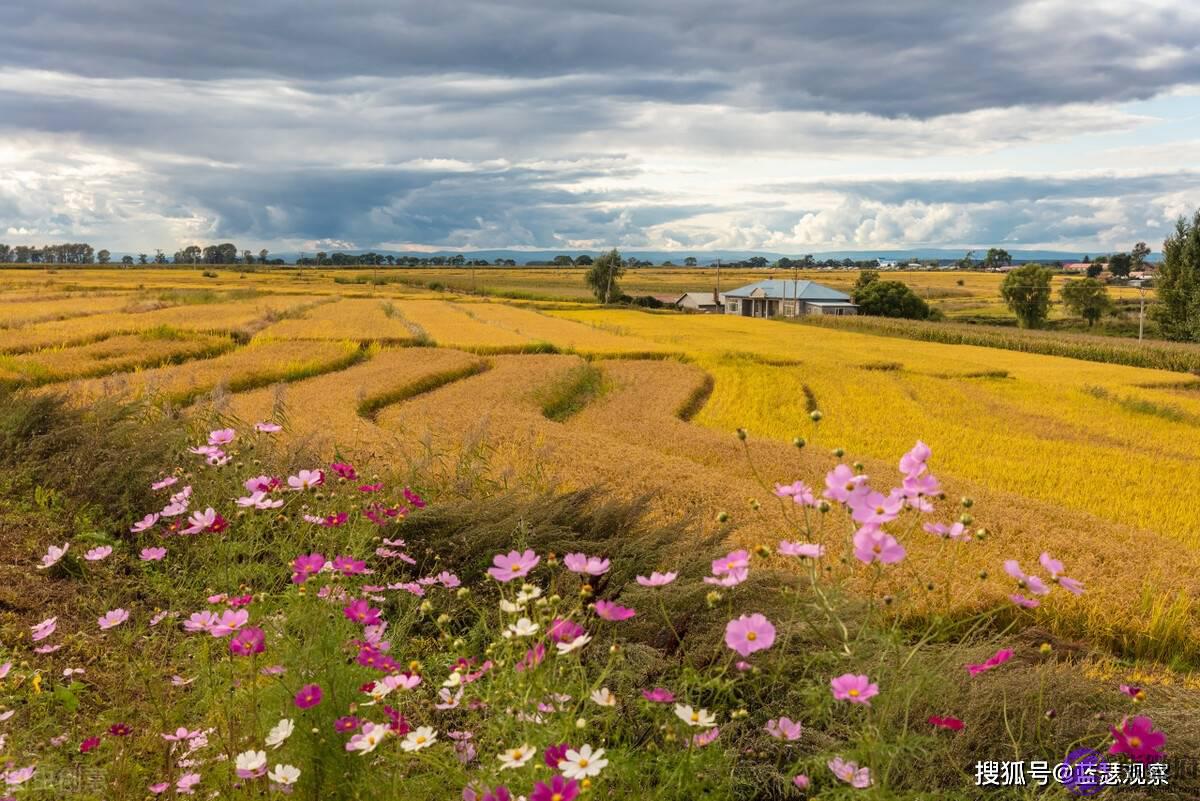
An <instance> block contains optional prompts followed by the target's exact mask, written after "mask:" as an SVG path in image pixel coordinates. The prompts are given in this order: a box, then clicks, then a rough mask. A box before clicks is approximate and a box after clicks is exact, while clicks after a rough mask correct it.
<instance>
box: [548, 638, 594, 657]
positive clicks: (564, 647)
mask: <svg viewBox="0 0 1200 801" xmlns="http://www.w3.org/2000/svg"><path fill="white" fill-rule="evenodd" d="M591 641H592V635H590V634H580V635H579V636H578V637H576V638H575V639H573V640H571V641H570V642H558V643H555V644H554V647H555V648H557V649H558V653H559V654H569V653H571V652H572V651H578V650H579V649H580V648H582V647H583V646H585V645H587V644H588V643H589V642H591Z"/></svg>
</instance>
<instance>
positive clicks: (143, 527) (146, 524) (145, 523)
mask: <svg viewBox="0 0 1200 801" xmlns="http://www.w3.org/2000/svg"><path fill="white" fill-rule="evenodd" d="M158 518H159V515H158V512H151V513H150V514H148V515H146V516H145V517H143V518H142V519H141V520H139V521H137V522H136V523H134V524H133V525H132V526H130V527H129V531H130V533H132V534H141V533H142V532H143V531H149V530H150V529H152V528H154V526H155V525H156V524H157V523H158Z"/></svg>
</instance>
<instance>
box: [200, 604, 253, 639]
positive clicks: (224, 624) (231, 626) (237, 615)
mask: <svg viewBox="0 0 1200 801" xmlns="http://www.w3.org/2000/svg"><path fill="white" fill-rule="evenodd" d="M249 622H250V612H249V611H247V610H245V609H226V610H225V611H223V612H222V613H221V616H220V617H219V618H217V619H216V620H215V621H213V624H212V626H211V627H210V628H209V630H208V633H209V634H211V635H212V636H214V637H227V636H229V635H230V634H232V633H233V632H235V631H237V630H238V629H240V628H242V627H243V626H245V625H246V624H247V623H249Z"/></svg>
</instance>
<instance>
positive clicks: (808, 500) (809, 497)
mask: <svg viewBox="0 0 1200 801" xmlns="http://www.w3.org/2000/svg"><path fill="white" fill-rule="evenodd" d="M775 495H776V497H779V498H791V499H792V500H793V501H794V502H795V503H798V504H800V505H801V506H816V505H817V499H816V496H814V495H813V491H812V487H810V486H808V485H807V484H805V483H804V482H803V481H793V482H792V483H791V484H776V485H775Z"/></svg>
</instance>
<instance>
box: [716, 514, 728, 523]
mask: <svg viewBox="0 0 1200 801" xmlns="http://www.w3.org/2000/svg"><path fill="white" fill-rule="evenodd" d="M717 522H718V523H728V522H729V512H719V513H718V514H717Z"/></svg>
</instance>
